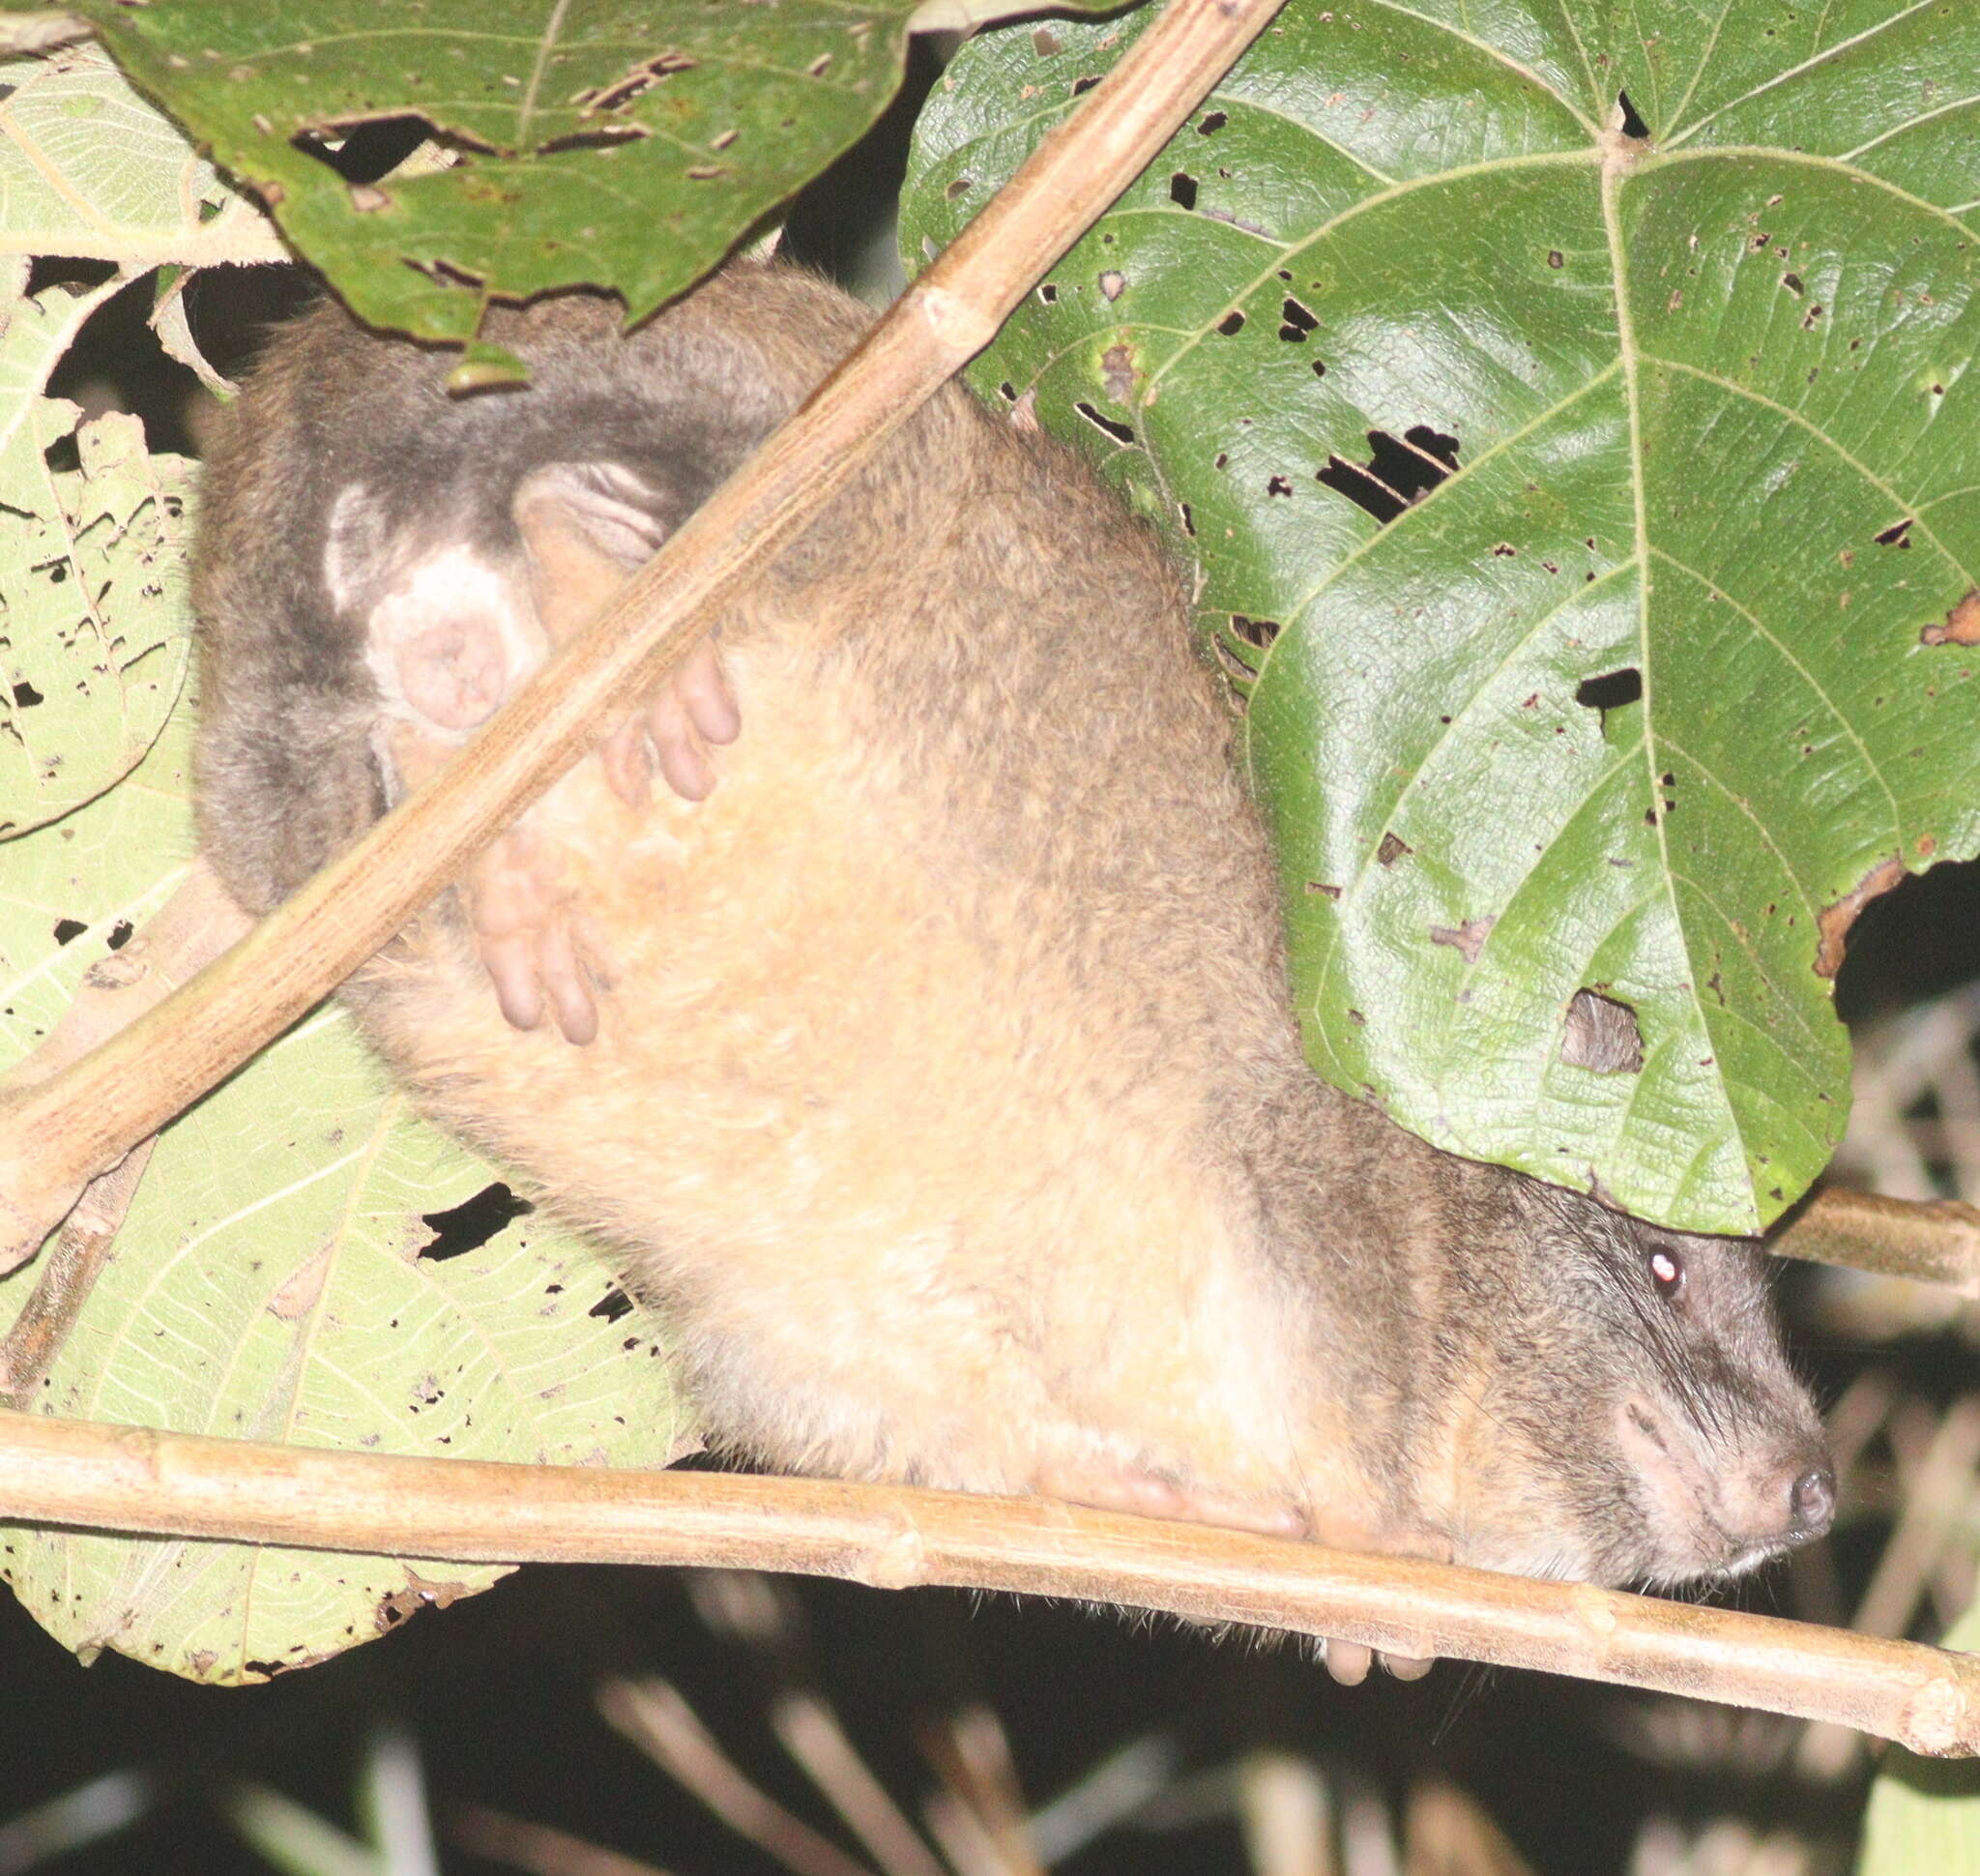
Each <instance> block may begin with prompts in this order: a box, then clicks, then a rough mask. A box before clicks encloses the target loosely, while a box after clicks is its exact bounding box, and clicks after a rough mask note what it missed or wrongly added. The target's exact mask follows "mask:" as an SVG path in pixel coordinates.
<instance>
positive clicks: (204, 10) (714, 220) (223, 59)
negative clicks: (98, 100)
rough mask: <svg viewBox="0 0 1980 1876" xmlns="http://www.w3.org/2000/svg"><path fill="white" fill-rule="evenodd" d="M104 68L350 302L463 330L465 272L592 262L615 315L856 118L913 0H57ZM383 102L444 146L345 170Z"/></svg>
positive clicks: (567, 281)
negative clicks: (103, 51) (341, 169)
mask: <svg viewBox="0 0 1980 1876" xmlns="http://www.w3.org/2000/svg"><path fill="white" fill-rule="evenodd" d="M74 11H75V12H77V13H80V14H81V15H84V16H85V17H86V18H88V19H89V20H90V21H91V23H92V24H93V25H95V26H96V27H97V29H98V30H99V32H101V33H102V37H103V40H104V43H105V44H107V45H108V46H109V47H110V49H111V50H112V51H113V52H114V53H115V54H116V56H117V58H118V60H119V61H120V62H121V63H122V64H123V66H124V68H125V70H126V71H127V72H129V73H130V74H131V77H132V78H133V79H135V81H136V82H137V83H138V84H139V85H141V86H142V87H143V88H144V89H145V90H146V91H148V92H150V93H151V94H152V95H153V96H154V97H156V98H158V99H159V100H160V102H161V103H163V104H164V105H165V106H166V107H167V108H168V109H169V110H170V111H171V112H172V114H173V115H174V116H175V117H177V118H178V119H179V120H180V121H181V122H182V123H183V124H185V125H186V126H187V127H188V129H189V130H190V131H191V132H192V133H193V135H194V136H195V137H197V138H198V139H199V140H200V142H201V143H202V144H204V145H206V146H207V147H210V148H211V149H212V151H213V152H214V154H215V156H216V157H217V158H218V161H220V162H221V163H222V164H223V165H224V166H225V167H226V169H227V170H228V171H229V172H230V173H231V174H233V175H234V176H236V177H237V178H239V179H240V180H242V181H243V182H246V183H247V184H250V185H251V186H252V187H253V188H254V189H255V190H256V191H259V193H260V194H261V196H262V199H263V200H264V201H265V202H267V204H268V205H269V207H270V209H271V211H272V212H273V213H274V215H275V218H276V220H277V221H278V222H279V223H280V224H281V227H282V231H283V232H284V233H285V234H287V235H288V237H289V238H290V240H291V241H293V242H294V243H295V244H296V246H297V247H298V248H299V249H301V250H302V251H303V252H304V253H305V254H306V255H307V256H308V258H309V259H310V260H311V261H313V262H314V263H315V264H316V265H317V266H319V267H321V268H322V269H323V271H324V272H325V273H326V274H328V275H329V276H330V278H331V279H332V281H333V282H334V283H335V286H336V288H337V291H338V292H339V293H340V294H341V295H342V296H343V297H344V299H345V300H347V301H348V302H349V304H350V305H351V307H352V308H353V309H354V310H356V311H357V312H358V313H359V314H361V315H362V316H363V317H364V318H365V319H367V320H369V321H370V322H371V323H373V324H374V325H379V326H390V327H395V328H398V329H401V330H403V331H406V332H410V333H415V334H418V335H419V336H421V337H427V338H437V339H450V340H461V339H465V338H468V337H470V336H471V335H472V334H473V333H474V331H475V328H476V325H477V324H478V322H479V320H480V313H481V308H482V307H483V305H484V304H485V300H486V298H487V297H489V296H495V297H501V298H508V299H515V298H525V297H527V296H529V295H531V294H535V293H540V292H544V291H546V290H548V289H550V288H553V287H560V286H570V285H575V284H581V283H592V284H597V285H600V286H605V287H610V288H612V289H614V290H615V291H617V292H619V293H620V294H622V295H623V296H624V297H625V300H626V309H627V311H628V313H629V314H630V315H631V316H632V317H634V318H637V317H638V316H640V315H641V314H643V313H647V312H651V311H652V310H653V309H654V308H655V307H657V306H660V305H661V304H663V303H664V302H665V301H666V300H668V299H670V298H672V297H673V296H674V295H675V294H677V293H679V292H681V291H682V290H683V289H684V288H685V287H687V286H688V285H690V284H691V283H692V282H693V281H694V280H696V279H698V278H700V277H701V276H702V275H703V274H705V273H707V272H708V271H709V270H710V269H711V268H712V267H713V266H714V265H715V263H716V262H717V261H719V260H720V259H721V258H722V256H723V255H724V254H726V253H727V252H728V251H729V249H731V248H733V247H734V246H735V245H736V243H737V242H738V241H739V240H741V239H742V236H743V235H744V234H746V233H747V232H748V231H749V230H750V229H751V228H752V227H754V226H755V225H757V223H758V222H759V221H761V220H762V219H763V218H764V217H765V216H767V215H768V214H769V213H770V212H771V211H772V210H773V209H774V208H775V207H776V206H777V205H778V204H779V203H781V202H782V201H784V200H785V199H786V198H787V197H788V196H790V195H791V194H792V193H793V192H795V191H797V189H798V188H799V187H800V186H801V185H802V184H803V183H805V182H807V181H809V180H810V178H811V177H812V176H814V175H816V174H817V173H818V172H819V171H820V170H821V169H823V168H825V166H826V165H827V164H828V163H829V162H830V161H831V160H832V159H833V158H834V157H836V156H837V155H838V154H839V153H840V152H841V151H842V150H844V149H846V148H847V147H848V146H849V145H850V144H852V143H853V142H855V141H856V140H857V139H858V138H859V135H860V133H861V132H864V131H865V129H866V128H867V126H868V125H870V124H871V123H872V122H873V120H874V119H875V118H876V117H878V116H879V114H880V112H881V111H882V110H883V109H884V108H885V107H886V105H887V103H888V100H889V99H890V98H891V97H892V96H893V93H894V91H895V89H896V87H897V86H898V84H899V82H900V76H901V70H902V63H903V59H904V57H905V53H906V46H907V35H908V28H909V23H910V17H911V15H913V14H914V12H915V5H914V0H871V3H870V4H865V5H859V4H854V3H853V0H784V4H782V5H779V6H776V7H751V8H749V9H747V10H743V11H739V9H738V8H737V7H735V6H734V5H733V4H731V0H675V3H674V4H672V5H670V6H667V7H664V8H657V9H656V8H654V7H652V6H648V5H644V4H641V3H640V0H562V4H560V5H558V6H555V7H545V6H543V5H541V4H540V0H480V4H479V5H477V6H476V7H474V8H473V9H472V11H471V12H470V11H467V10H462V11H460V12H459V13H458V14H449V13H447V12H446V11H445V10H440V11H435V10H434V9H431V8H428V7H426V6H424V5H422V4H414V3H413V0H306V4H289V5H273V6H268V5H264V6H255V7H243V6H241V5H239V4H238V3H237V0H172V4H171V5H169V6H160V7H141V8H131V7H129V6H125V5H123V4H121V0H81V3H80V4H78V5H77V7H76V8H75V9H74ZM393 120H402V121H404V122H405V124H406V125H407V126H408V129H409V132H410V133H411V134H412V135H414V136H417V134H418V132H419V131H420V130H421V129H422V128H423V129H426V130H430V131H431V132H435V133H437V135H438V136H439V137H440V138H441V139H442V140H443V141H444V142H445V143H446V144H447V145H448V146H449V147H450V148H451V150H452V151H453V152H454V153H455V154H456V156H457V158H458V161H456V162H455V163H454V164H453V165H452V166H451V167H448V168H444V169H440V170H437V171H432V172H430V173H426V174H422V175H405V176H393V177H389V178H387V179H385V180H384V181H382V182H378V183H370V182H365V183H361V184H358V185H355V186H354V185H351V184H348V183H346V182H345V181H344V180H343V179H342V178H341V177H340V176H339V175H338V174H337V172H336V171H335V169H334V168H333V167H332V166H331V165H330V163H329V162H327V161H324V159H325V157H326V156H329V155H332V154H334V149H333V146H334V145H335V142H336V141H337V140H338V137H339V135H340V133H341V132H346V131H348V130H350V129H351V128H353V127H355V126H357V125H360V124H375V123H379V122H382V121H393Z"/></svg>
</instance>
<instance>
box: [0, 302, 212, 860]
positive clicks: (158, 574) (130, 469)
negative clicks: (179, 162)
mask: <svg viewBox="0 0 1980 1876" xmlns="http://www.w3.org/2000/svg"><path fill="white" fill-rule="evenodd" d="M113 284H114V283H113ZM108 291H110V287H109V286H105V287H102V288H99V289H97V290H95V291H92V292H89V293H85V294H82V295H79V296H78V297H76V298H74V299H71V298H70V297H69V296H68V295H67V294H65V293H63V292H61V291H60V290H59V289H58V290H56V291H54V292H51V293H48V294H44V296H43V297H42V298H41V299H40V300H20V301H16V302H15V304H14V306H13V307H12V308H5V307H0V317H5V318H6V319H7V324H6V326H5V328H4V330H0V489H4V490H5V491H6V497H5V500H4V501H0V837H5V836H7V835H16V834H19V833H22V832H24V831H25V830H27V829H29V828H34V827H40V826H42V825H43V824H44V823H46V822H48V821H53V820H58V819H60V818H61V817H62V816H63V815H65V814H67V813H68V812H70V810H71V809H72V808H74V807H76V806H79V805H80V804H81V803H83V802H86V801H89V800H91V799H92V798H94V797H95V796H97V795H100V794H101V793H102V791H103V790H104V789H105V788H107V787H109V786H110V784H111V783H112V782H114V781H116V780H118V779H119V778H120V777H123V776H125V775H127V774H128V773H129V772H130V771H131V769H132V768H133V767H134V766H135V765H136V763H137V762H138V760H139V758H140V757H142V756H143V754H144V752H145V751H146V750H147V749H148V748H150V747H151V745H152V741H153V739H154V738H155V737H156V736H157V735H158V734H159V731H160V727H161V726H162V725H163V723H164V721H165V718H166V717H167V716H168V715H169V714H170V713H171V709H172V705H173V704H174V703H175V702H176V701H177V699H178V696H179V690H180V687H181V686H182V685H183V684H184V683H185V679H186V665H187V660H188V659H189V655H190V647H191V630H190V625H191V621H190V618H189V613H188V611H187V608H186V603H185V599H186V594H185V577H184V570H185V560H186V553H187V549H188V546H189V541H190V533H189V529H190V521H189V517H188V515H187V513H186V504H187V484H188V482H189V470H190V467H191V465H190V464H189V462H187V461H186V459H185V458H184V457H183V456H175V455H150V454H147V453H146V450H145V442H144V426H143V425H141V424H140V423H139V422H138V421H137V419H136V418H135V417H131V416H127V415H124V414H121V413H117V412H111V413H108V414H106V415H104V416H102V417H100V418H98V419H97V420H96V421H95V422H94V423H90V424H85V425H82V426H81V427H80V428H78V427H77V425H76V419H77V418H78V417H79V416H80V415H81V413H80V411H78V410H77V408H76V406H75V405H73V403H70V402H69V401H68V400H67V399H66V398H55V397H44V396H42V393H41V388H42V385H43V384H44V382H45V381H46V377H47V373H48V371H49V370H50V369H51V368H52V367H53V365H54V363H55V361H56V359H57V358H58V357H59V356H60V353H61V351H62V349H63V347H64V346H66V345H67V343H68V342H69V340H70V338H72V337H73V335H74V334H75V332H76V331H77V330H78V329H79V328H80V326H81V324H82V322H83V320H84V319H85V318H86V317H87V316H88V314H89V313H90V312H91V311H93V310H94V309H95V308H96V307H97V306H98V305H99V304H101V302H102V299H103V297H104V296H105V294H106V293H107V292H108ZM62 446H67V448H68V449H69V450H70V451H71V452H72V453H73V458H74V463H75V466H74V467H73V468H58V467H57V466H56V457H57V454H58V452H59V450H60V449H61V447H62Z"/></svg>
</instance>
